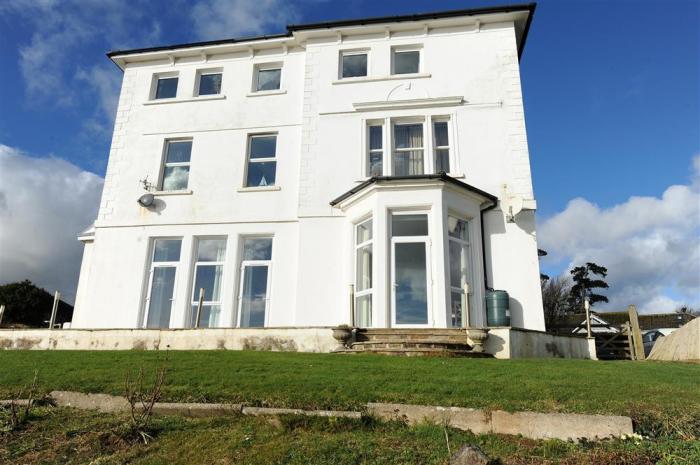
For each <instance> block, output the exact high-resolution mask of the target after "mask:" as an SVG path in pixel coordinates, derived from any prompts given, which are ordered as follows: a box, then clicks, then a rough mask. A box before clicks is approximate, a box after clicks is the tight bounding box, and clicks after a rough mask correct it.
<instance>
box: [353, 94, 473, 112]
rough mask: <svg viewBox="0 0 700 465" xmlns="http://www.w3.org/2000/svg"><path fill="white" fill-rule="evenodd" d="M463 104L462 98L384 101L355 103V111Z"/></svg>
mask: <svg viewBox="0 0 700 465" xmlns="http://www.w3.org/2000/svg"><path fill="white" fill-rule="evenodd" d="M462 103H464V97H463V96H461V95H460V96H455V97H433V98H414V99H407V100H384V101H380V102H356V103H353V104H352V106H353V108H354V109H355V111H375V110H396V109H401V108H425V107H452V106H457V105H461V104H462Z"/></svg>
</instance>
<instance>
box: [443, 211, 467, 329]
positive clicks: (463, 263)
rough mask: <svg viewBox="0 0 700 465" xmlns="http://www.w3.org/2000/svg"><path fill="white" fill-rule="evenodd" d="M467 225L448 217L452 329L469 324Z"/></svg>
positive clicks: (464, 222) (463, 221)
mask: <svg viewBox="0 0 700 465" xmlns="http://www.w3.org/2000/svg"><path fill="white" fill-rule="evenodd" d="M468 227H469V223H468V222H467V221H465V220H462V219H459V218H456V217H454V216H449V217H448V218H447V234H448V243H449V244H448V248H449V264H450V276H449V283H450V319H451V324H452V326H453V327H456V328H463V327H465V326H466V325H467V324H468V323H469V315H468V312H469V308H471V305H470V303H471V302H470V294H471V290H470V287H471V285H470V283H471V260H470V248H469V230H468Z"/></svg>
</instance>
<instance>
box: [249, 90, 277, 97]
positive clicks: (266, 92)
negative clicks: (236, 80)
mask: <svg viewBox="0 0 700 465" xmlns="http://www.w3.org/2000/svg"><path fill="white" fill-rule="evenodd" d="M286 93H287V91H286V90H284V89H276V90H259V91H257V92H248V93H247V94H245V96H246V97H262V96H264V95H282V94H286Z"/></svg>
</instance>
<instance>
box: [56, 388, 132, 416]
mask: <svg viewBox="0 0 700 465" xmlns="http://www.w3.org/2000/svg"><path fill="white" fill-rule="evenodd" d="M49 397H50V398H51V399H52V400H53V401H54V402H55V403H56V405H57V406H59V407H73V408H79V409H85V410H100V411H102V412H126V411H129V410H131V405H130V404H129V401H127V400H126V398H124V397H119V396H110V395H109V394H83V393H82V392H72V391H51V392H50V393H49Z"/></svg>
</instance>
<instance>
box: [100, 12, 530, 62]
mask: <svg viewBox="0 0 700 465" xmlns="http://www.w3.org/2000/svg"><path fill="white" fill-rule="evenodd" d="M536 6H537V4H536V3H521V4H514V5H504V6H494V7H484V8H470V9H462V10H445V11H437V12H433V13H422V14H413V15H397V16H376V17H371V18H360V19H349V20H340V21H329V22H321V23H307V24H290V25H288V26H287V32H286V33H280V34H270V35H261V36H251V37H244V38H240V39H220V40H209V41H204V42H189V43H182V44H173V45H164V46H158V47H147V48H135V49H131V50H113V51H110V52H107V57H108V58H110V59H111V58H113V57H115V56H121V55H135V54H138V53H148V52H162V51H167V50H176V49H181V48H196V47H206V46H210V45H224V44H236V43H241V42H253V41H258V40H269V39H282V38H285V37H291V36H292V33H293V32H294V31H304V30H311V29H327V28H333V27H345V26H364V25H369V24H379V23H387V22H404V21H421V20H426V19H440V18H453V17H457V16H474V15H479V14H491V13H511V12H515V11H528V12H529V14H528V18H527V21H526V23H525V28H524V29H523V37H522V40H521V41H520V46H519V47H518V57H520V55H522V51H523V49H524V47H525V39H526V38H527V33H528V31H529V29H530V23H531V22H532V15H533V14H534V12H535V7H536Z"/></svg>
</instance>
